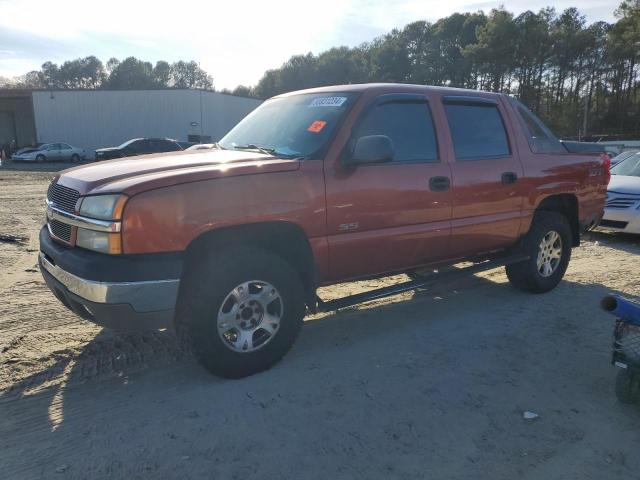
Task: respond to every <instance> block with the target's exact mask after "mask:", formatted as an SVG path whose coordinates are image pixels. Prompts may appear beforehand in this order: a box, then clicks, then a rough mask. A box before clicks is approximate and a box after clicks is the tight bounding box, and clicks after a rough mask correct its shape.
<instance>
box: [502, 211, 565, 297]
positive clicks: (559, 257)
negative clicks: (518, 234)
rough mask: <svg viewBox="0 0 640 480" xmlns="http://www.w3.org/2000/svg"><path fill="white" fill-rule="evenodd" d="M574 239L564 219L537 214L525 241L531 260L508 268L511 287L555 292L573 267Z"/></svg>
mask: <svg viewBox="0 0 640 480" xmlns="http://www.w3.org/2000/svg"><path fill="white" fill-rule="evenodd" d="M571 235H572V234H571V228H570V227H569V222H568V221H567V219H566V217H565V216H564V215H562V214H560V213H557V212H547V211H540V212H538V213H536V214H535V216H534V218H533V223H532V225H531V229H530V230H529V233H528V234H527V235H526V237H525V238H524V239H523V241H522V251H523V253H526V254H528V255H529V259H528V260H526V261H524V262H520V263H515V264H512V265H508V266H507V267H506V270H507V277H508V278H509V281H510V282H511V284H512V285H513V286H514V287H516V288H518V289H520V290H523V291H526V292H532V293H544V292H548V291H549V290H552V289H553V288H555V286H556V285H558V283H560V280H562V277H563V276H564V274H565V272H566V270H567V266H568V265H569V259H570V258H571V244H572V242H571V240H572V237H571Z"/></svg>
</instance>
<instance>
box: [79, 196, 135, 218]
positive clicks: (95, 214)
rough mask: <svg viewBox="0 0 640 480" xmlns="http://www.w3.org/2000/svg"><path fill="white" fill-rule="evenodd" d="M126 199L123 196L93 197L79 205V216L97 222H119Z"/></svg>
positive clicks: (85, 199)
mask: <svg viewBox="0 0 640 480" xmlns="http://www.w3.org/2000/svg"><path fill="white" fill-rule="evenodd" d="M125 201H126V197H125V196H123V195H94V196H92V197H85V198H84V199H83V200H82V204H80V215H83V216H85V217H90V218H97V219H99V220H120V218H121V217H122V209H123V207H124V202H125Z"/></svg>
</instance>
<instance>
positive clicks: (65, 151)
mask: <svg viewBox="0 0 640 480" xmlns="http://www.w3.org/2000/svg"><path fill="white" fill-rule="evenodd" d="M59 145H60V160H70V159H71V155H73V149H72V148H71V146H70V145H67V144H66V143H60V144H59Z"/></svg>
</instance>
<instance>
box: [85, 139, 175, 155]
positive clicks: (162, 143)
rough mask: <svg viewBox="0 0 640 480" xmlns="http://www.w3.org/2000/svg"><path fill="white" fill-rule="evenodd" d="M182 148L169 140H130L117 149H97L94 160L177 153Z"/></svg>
mask: <svg viewBox="0 0 640 480" xmlns="http://www.w3.org/2000/svg"><path fill="white" fill-rule="evenodd" d="M180 150H182V147H181V146H180V144H179V143H178V142H176V141H175V140H172V139H170V138H132V139H131V140H127V141H126V142H124V143H123V144H122V145H120V146H119V147H110V148H99V149H97V150H96V160H109V159H112V158H122V157H133V156H136V155H146V154H148V153H162V152H178V151H180Z"/></svg>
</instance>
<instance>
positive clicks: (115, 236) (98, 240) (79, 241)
mask: <svg viewBox="0 0 640 480" xmlns="http://www.w3.org/2000/svg"><path fill="white" fill-rule="evenodd" d="M120 238H121V237H120V234H119V233H108V232H96V231H94V230H87V229H86V228H78V232H77V233H76V246H78V247H82V248H86V249H88V250H93V251H95V252H100V253H109V254H111V255H117V254H119V253H122V242H121V240H120Z"/></svg>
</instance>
